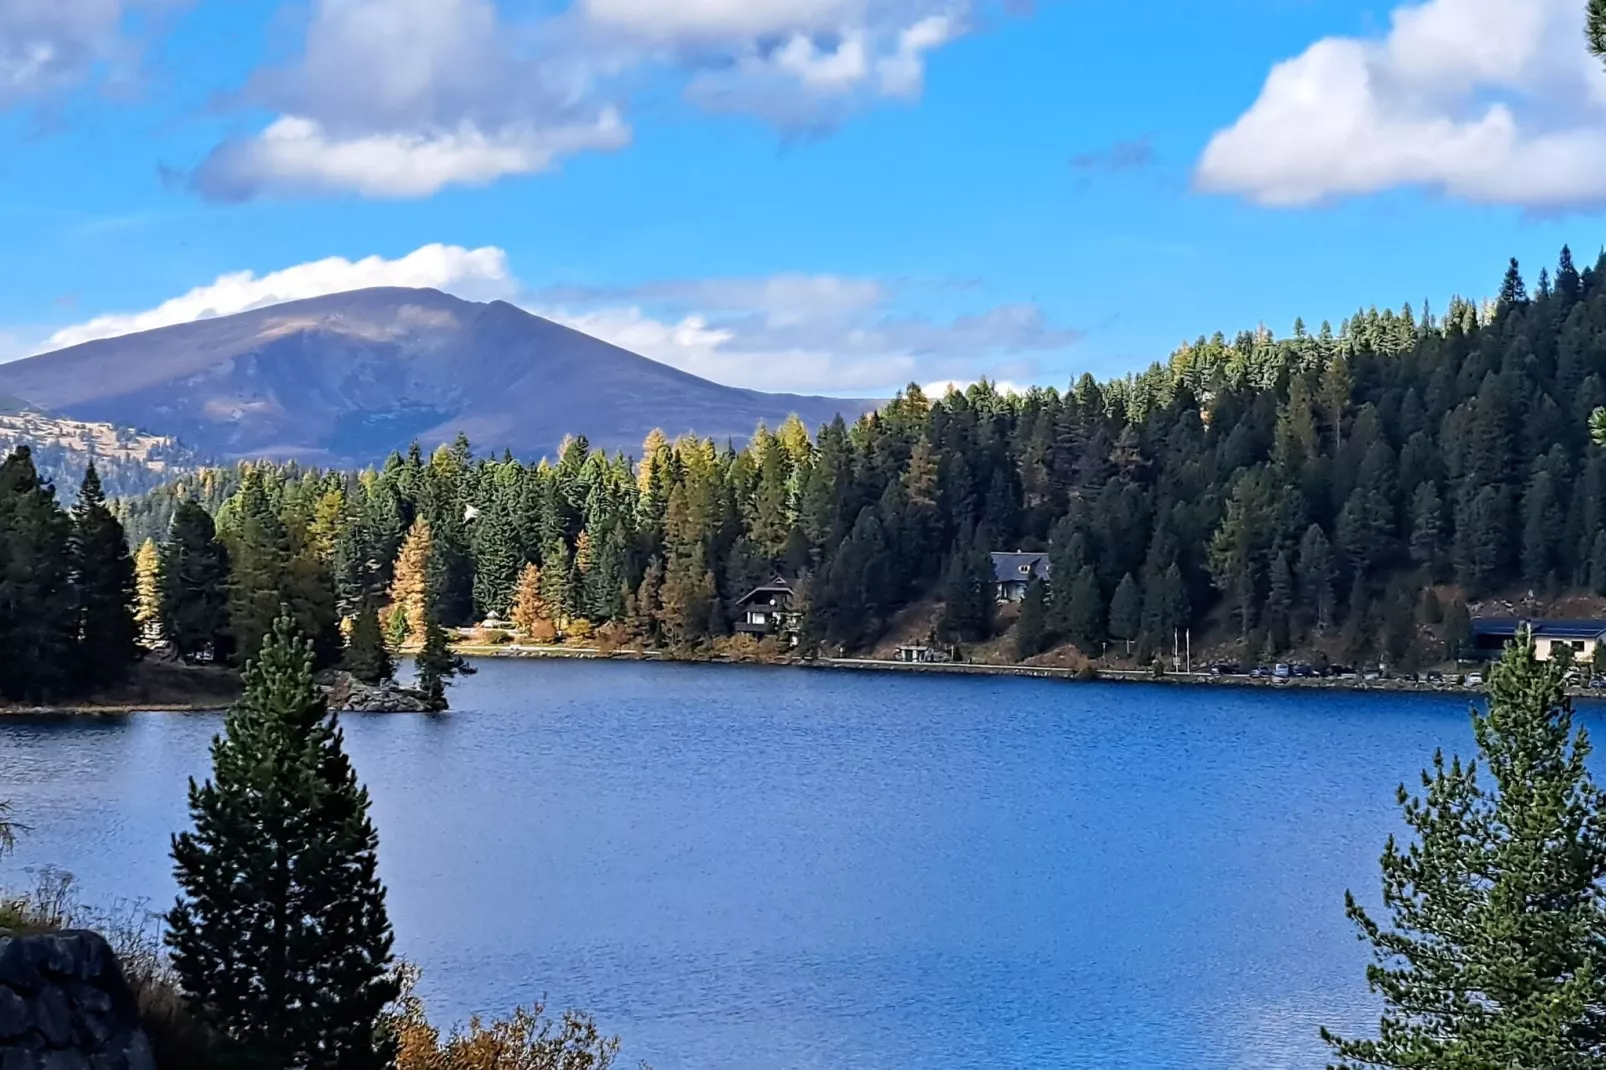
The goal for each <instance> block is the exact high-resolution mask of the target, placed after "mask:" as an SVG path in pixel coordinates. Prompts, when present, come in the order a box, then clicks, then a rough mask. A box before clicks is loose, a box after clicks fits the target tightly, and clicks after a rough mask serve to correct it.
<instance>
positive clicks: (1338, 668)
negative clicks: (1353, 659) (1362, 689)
mask: <svg viewBox="0 0 1606 1070" xmlns="http://www.w3.org/2000/svg"><path fill="white" fill-rule="evenodd" d="M1328 675H1329V676H1336V677H1338V678H1339V679H1346V678H1348V677H1352V676H1354V675H1355V670H1354V669H1352V668H1351V667H1350V666H1348V665H1334V666H1333V667H1332V668H1331V669H1329V670H1328Z"/></svg>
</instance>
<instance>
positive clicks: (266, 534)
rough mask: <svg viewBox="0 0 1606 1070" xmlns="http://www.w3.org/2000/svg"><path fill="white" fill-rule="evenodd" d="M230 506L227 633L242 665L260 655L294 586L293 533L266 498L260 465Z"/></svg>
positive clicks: (236, 657) (244, 481) (253, 471)
mask: <svg viewBox="0 0 1606 1070" xmlns="http://www.w3.org/2000/svg"><path fill="white" fill-rule="evenodd" d="M230 505H231V506H232V507H233V516H232V517H231V520H232V521H233V526H232V527H231V528H229V529H228V530H227V532H226V541H227V544H228V547H229V581H228V599H229V634H230V635H231V636H232V637H233V640H234V657H235V659H236V661H238V662H239V663H240V664H242V665H243V664H244V663H245V662H248V661H254V660H255V659H256V657H257V651H258V650H259V649H260V648H261V646H262V643H263V642H264V641H265V640H266V639H267V637H268V634H269V633H270V632H271V631H272V630H273V626H274V622H275V621H276V620H277V619H278V617H279V615H280V613H282V612H283V611H284V608H285V605H286V602H287V597H288V595H289V586H290V584H289V572H290V557H291V549H290V534H289V532H288V531H287V530H286V529H285V526H284V522H283V521H282V520H281V519H280V518H279V515H278V513H277V512H276V511H275V510H274V508H273V505H272V504H271V503H270V502H269V500H268V495H267V488H266V486H265V483H264V478H263V472H262V470H261V469H260V468H253V469H251V470H250V471H248V472H247V473H246V475H245V479H244V480H243V481H242V483H241V485H240V490H239V493H238V494H236V495H235V497H234V498H233V499H232V500H231V502H230Z"/></svg>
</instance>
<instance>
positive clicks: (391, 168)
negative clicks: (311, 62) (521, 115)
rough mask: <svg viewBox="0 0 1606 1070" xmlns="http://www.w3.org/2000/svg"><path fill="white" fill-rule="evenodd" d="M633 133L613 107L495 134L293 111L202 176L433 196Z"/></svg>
mask: <svg viewBox="0 0 1606 1070" xmlns="http://www.w3.org/2000/svg"><path fill="white" fill-rule="evenodd" d="M629 140H630V131H629V129H628V128H626V127H625V125H624V123H623V122H622V121H621V120H620V118H619V115H618V113H617V112H616V111H614V110H613V109H611V108H610V109H606V110H604V111H603V112H602V113H601V114H600V115H598V116H597V117H596V118H595V119H594V120H593V121H591V122H590V123H587V124H583V125H575V126H561V127H549V128H540V127H534V126H528V125H525V126H512V127H507V128H504V129H501V130H496V131H493V132H492V133H491V134H489V135H487V134H485V133H483V132H482V131H481V130H480V129H479V128H478V127H476V126H474V124H472V123H470V122H467V121H465V122H464V123H463V124H462V125H461V126H460V127H459V128H458V129H456V130H431V131H394V132H387V133H373V134H356V135H352V136H348V137H344V138H342V137H339V136H331V135H330V134H329V132H328V131H327V130H325V129H324V128H323V127H322V126H321V125H320V124H319V123H317V122H315V121H314V120H311V119H303V118H300V117H297V116H285V117H283V118H281V119H278V120H277V121H275V122H274V123H273V124H272V125H271V126H269V127H268V128H267V129H266V130H264V131H263V132H262V133H261V134H260V135H259V136H258V137H256V138H253V139H250V140H248V141H243V142H234V143H230V144H228V145H225V146H223V147H222V148H220V149H219V150H218V151H217V152H215V153H214V154H213V155H212V157H211V158H210V159H209V160H208V161H207V163H206V165H205V166H204V168H203V169H202V171H201V172H200V174H199V176H198V181H199V182H200V184H201V185H202V186H203V187H204V188H206V189H207V190H209V191H210V192H212V193H213V194H214V195H215V196H219V197H222V198H225V199H231V198H240V197H246V196H249V195H251V194H252V193H254V192H256V191H258V190H260V189H262V188H271V189H274V190H277V191H280V192H297V193H319V192H338V191H341V190H350V191H352V192H354V193H359V194H362V195H363V196H367V197H377V198H409V197H427V196H429V195H431V194H433V193H438V192H439V191H440V190H442V189H444V188H445V187H447V186H453V185H462V186H483V185H486V184H488V183H491V182H494V181H496V180H497V179H499V178H502V177H503V176H505V175H523V174H535V173H537V172H540V171H546V170H549V169H550V168H551V167H552V166H553V165H554V164H555V163H556V162H557V160H558V159H560V158H561V157H563V156H567V155H570V154H572V153H575V152H579V151H582V150H585V149H615V148H619V147H621V146H623V145H625V144H627V143H628V142H629Z"/></svg>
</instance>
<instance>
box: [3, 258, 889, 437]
mask: <svg viewBox="0 0 1606 1070" xmlns="http://www.w3.org/2000/svg"><path fill="white" fill-rule="evenodd" d="M0 394H14V395H16V396H19V397H24V398H27V399H29V400H30V401H32V402H34V403H35V404H37V405H40V406H43V407H44V408H46V409H48V410H50V411H51V412H53V413H56V414H58V415H61V416H64V417H70V418H72V419H76V420H82V421H90V422H104V423H110V424H115V425H135V426H140V427H149V428H152V429H154V430H156V431H159V432H160V433H162V434H164V435H171V436H174V437H176V438H178V439H180V440H182V441H183V442H185V443H186V444H188V445H189V446H191V447H193V448H194V449H196V450H197V451H199V452H200V453H203V454H206V455H208V456H211V457H217V458H237V457H274V458H279V459H299V460H303V461H306V462H309V463H322V464H334V463H339V464H351V463H373V462H376V461H379V460H382V459H383V458H384V456H385V455H386V454H387V453H388V452H389V451H390V450H393V449H399V448H404V447H405V446H406V445H407V443H408V442H410V441H411V440H413V439H414V438H417V439H419V440H420V441H421V442H422V443H423V444H424V445H425V446H426V447H429V446H433V445H435V444H438V443H440V442H445V441H449V440H451V439H452V438H454V437H456V435H457V434H458V433H459V432H462V433H464V434H466V435H468V436H469V438H470V439H471V440H472V441H473V443H474V444H475V446H476V448H477V449H481V450H495V451H500V450H502V449H504V448H506V449H511V450H512V451H513V452H514V453H515V454H518V455H521V456H527V457H528V456H540V455H542V454H545V453H550V452H552V451H553V450H554V448H555V447H556V446H557V445H558V443H559V442H560V441H561V440H562V438H563V437H564V436H565V435H566V434H584V435H586V436H587V437H588V438H589V439H590V440H591V442H592V443H593V445H596V446H600V447H603V448H607V449H616V448H625V449H631V450H634V449H635V448H636V447H637V446H639V444H640V443H641V440H642V439H643V438H644V437H645V436H646V434H647V433H648V432H649V431H651V430H652V429H653V428H655V427H657V428H661V429H662V430H663V431H664V432H665V433H667V434H669V435H670V436H671V437H673V436H675V435H678V434H681V433H685V432H695V433H697V434H700V435H707V436H712V437H714V438H716V439H721V440H723V439H725V438H734V439H737V440H743V439H745V438H746V437H747V436H748V435H750V434H751V433H752V431H753V428H754V427H755V426H756V425H757V423H758V422H759V421H761V420H763V421H767V422H768V423H770V424H771V426H773V425H775V424H776V423H778V422H780V421H781V420H783V419H785V418H786V417H787V416H788V415H789V414H792V413H796V414H797V415H798V416H800V417H801V418H802V419H803V420H804V421H805V422H806V423H807V424H809V425H810V426H811V427H812V426H815V425H818V424H821V423H825V422H828V421H829V420H830V419H831V418H832V417H833V416H835V415H836V414H837V413H839V412H840V413H841V414H842V415H843V416H844V417H845V418H847V419H850V420H851V419H853V418H854V417H856V416H857V415H859V414H860V413H862V412H864V411H867V410H868V409H869V408H870V407H872V405H873V403H872V402H868V401H865V400H862V399H860V400H839V399H834V398H820V397H805V396H798V395H779V394H765V393H760V392H757V391H752V390H739V389H735V388H732V387H726V386H720V385H719V384H716V383H712V382H709V381H708V380H706V379H700V378H698V377H696V376H694V375H689V374H687V373H685V372H682V371H679V370H677V369H675V368H671V367H669V366H668V365H665V364H660V363H658V362H656V361H652V360H648V359H646V358H645V357H640V356H637V355H636V354H634V353H631V352H628V351H627V350H624V349H620V348H619V347H617V346H613V345H609V344H607V343H606V342H601V341H598V340H597V339H595V338H592V337H590V336H589V335H586V334H582V333H581V332H579V331H575V330H572V329H570V328H568V327H564V326H561V325H560V324H557V323H553V322H551V321H549V320H545V319H542V318H540V317H538V316H532V315H530V314H529V313H527V312H524V311H522V310H521V309H518V308H515V307H514V306H513V305H510V304H507V303H506V302H501V301H496V302H491V303H490V304H477V303H473V302H469V301H463V300H459V299H458V298H455V297H450V296H448V295H446V294H443V293H440V292H438V291H435V290H412V289H395V288H387V289H372V290H358V291H354V292H350V293H343V294H334V295H330V296H325V297H317V298H312V299H309V300H304V301H294V302H290V303H287V304H282V305H275V306H272V307H269V308H264V309H258V310H255V311H251V312H243V313H240V314H238V315H233V316H224V317H218V318H215V319H208V320H201V321H198V322H194V323H187V324H182V325H179V326H174V327H165V328H161V329H158V330H153V331H146V332H143V333H139V334H133V335H127V336H124V337H121V338H112V339H106V340H102V341H96V342H88V343H85V344H83V345H79V346H74V347H72V348H69V349H63V350H58V351H56V352H53V353H46V354H43V355H40V356H36V357H30V358H27V359H25V360H20V361H14V362H12V363H9V364H3V365H0Z"/></svg>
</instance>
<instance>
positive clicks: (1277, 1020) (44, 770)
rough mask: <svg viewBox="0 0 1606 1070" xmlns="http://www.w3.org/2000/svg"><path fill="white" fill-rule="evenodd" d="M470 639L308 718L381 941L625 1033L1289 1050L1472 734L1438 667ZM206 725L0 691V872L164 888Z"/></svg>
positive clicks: (1163, 1063)
mask: <svg viewBox="0 0 1606 1070" xmlns="http://www.w3.org/2000/svg"><path fill="white" fill-rule="evenodd" d="M480 666H481V672H480V673H479V674H478V675H477V676H474V677H471V678H469V679H467V680H464V681H463V682H461V683H460V684H459V685H458V686H457V687H456V688H455V689H454V690H453V693H452V700H453V703H454V706H455V707H456V709H455V710H454V711H453V712H452V713H450V714H447V715H444V716H441V717H421V716H409V715H391V716H384V715H370V716H347V717H346V718H344V719H343V723H344V725H345V731H346V739H347V745H348V747H349V749H350V751H351V753H352V755H353V758H354V760H355V762H356V764H357V768H358V771H359V773H360V775H361V776H362V777H363V779H364V780H365V781H366V782H367V784H368V786H369V788H370V790H371V792H372V795H373V800H374V817H375V820H376V822H377V824H378V826H379V831H380V838H381V852H382V853H381V867H382V870H383V874H384V877H385V879H386V881H387V883H388V885H389V888H390V911H391V917H392V920H393V921H394V923H395V926H396V930H397V940H398V946H399V950H400V951H401V953H403V954H404V955H406V956H407V957H408V958H410V959H412V960H414V961H416V962H418V963H419V964H420V965H421V966H422V967H423V969H424V982H423V988H424V994H425V995H426V997H427V999H428V1001H429V1004H430V1007H431V1010H432V1012H433V1013H434V1014H435V1016H436V1017H437V1019H438V1020H451V1019H454V1018H457V1017H461V1016H466V1015H467V1014H468V1013H470V1012H472V1011H476V1010H479V1011H487V1012H501V1011H504V1010H507V1009H509V1008H510V1007H511V1006H513V1005H514V1004H516V1003H519V1002H523V1001H528V1000H531V999H533V998H535V997H538V996H540V995H541V994H542V993H546V994H548V996H549V997H550V1000H551V1002H552V1004H553V1005H554V1006H560V1007H561V1006H564V1005H576V1006H580V1007H584V1008H586V1009H588V1010H591V1011H592V1012H594V1013H595V1014H596V1015H597V1016H598V1018H599V1019H600V1021H601V1023H602V1024H603V1025H604V1026H605V1027H606V1028H607V1029H608V1030H609V1031H612V1032H618V1033H620V1034H622V1035H623V1036H624V1038H625V1041H626V1054H627V1055H628V1056H630V1058H631V1059H632V1060H634V1059H636V1058H643V1059H646V1060H648V1061H649V1062H650V1063H651V1064H652V1065H653V1067H654V1068H655V1070H812V1068H822V1070H823V1068H831V1070H837V1068H857V1067H876V1068H897V1070H973V1068H975V1067H978V1066H986V1067H990V1068H1021V1070H1026V1068H1038V1067H1071V1066H1074V1067H1078V1068H1105V1067H1109V1068H1115V1067H1123V1068H1125V1067H1134V1068H1145V1070H1173V1068H1174V1070H1184V1068H1186V1070H1229V1068H1230V1070H1252V1068H1253V1070H1259V1068H1267V1070H1270V1068H1276V1070H1286V1068H1290V1067H1311V1068H1319V1067H1322V1066H1323V1065H1325V1049H1324V1047H1323V1045H1322V1044H1321V1042H1320V1040H1319V1039H1318V1037H1317V1028H1318V1026H1320V1025H1329V1026H1334V1027H1340V1028H1345V1029H1349V1030H1351V1031H1357V1030H1366V1029H1368V1028H1369V1027H1372V1028H1375V1021H1376V1016H1377V1010H1378V1008H1377V1007H1376V1006H1375V1005H1374V1003H1373V1002H1372V1001H1371V999H1370V997H1369V995H1368V993H1367V991H1366V988H1365V984H1364V981H1363V978H1362V969H1363V966H1364V964H1365V962H1366V949H1365V948H1364V947H1363V946H1362V945H1360V944H1359V943H1358V942H1357V941H1356V939H1355V937H1354V934H1353V931H1352V929H1351V927H1350V925H1349V923H1348V922H1347V921H1346V920H1345V918H1344V915H1343V895H1344V890H1345V889H1346V888H1353V889H1355V891H1356V892H1357V893H1358V894H1361V895H1362V896H1363V898H1364V899H1365V900H1367V901H1375V900H1376V898H1377V895H1376V889H1377V886H1378V871H1377V857H1378V854H1379V852H1380V850H1381V848H1382V845H1383V841H1384V838H1385V837H1386V836H1387V835H1388V833H1389V832H1390V831H1393V830H1395V829H1396V828H1397V827H1398V815H1397V812H1396V810H1395V808H1394V807H1393V805H1392V795H1393V790H1394V787H1395V785H1396V784H1398V783H1399V782H1401V781H1402V780H1409V781H1412V782H1413V783H1414V782H1415V777H1416V774H1417V771H1418V770H1419V769H1420V768H1421V767H1422V766H1423V765H1424V764H1425V763H1426V762H1427V761H1428V760H1429V758H1430V757H1431V754H1432V752H1433V749H1434V748H1435V747H1437V746H1441V745H1443V746H1445V747H1446V748H1447V749H1459V750H1461V751H1462V752H1463V753H1466V752H1469V751H1470V749H1471V732H1470V730H1469V727H1468V723H1467V716H1466V700H1465V699H1461V698H1449V697H1445V698H1440V697H1431V696H1412V695H1389V694H1377V693H1374V694H1354V693H1343V692H1299V693H1288V692H1276V691H1273V690H1271V689H1229V688H1215V687H1194V688H1188V687H1164V686H1154V685H1119V684H1073V683H1066V682H1061V681H1046V680H1031V679H1016V678H995V677H952V676H944V677H931V676H920V675H914V674H910V675H902V674H869V673H865V674H860V673H848V672H820V671H813V672H811V671H807V670H797V669H764V668H734V667H710V666H697V665H672V664H671V665H660V664H642V663H609V664H595V663H584V662H561V661H492V662H481V663H480ZM220 725H221V719H220V718H219V717H217V716H214V715H183V714H140V715H134V716H128V717H116V718H103V719H88V718H86V719H23V718H7V719H4V720H3V721H0V761H3V765H0V768H3V769H4V773H5V780H6V783H5V785H4V787H3V789H0V798H9V799H10V800H11V801H12V802H13V804H14V806H15V808H16V816H17V817H18V818H19V819H20V820H22V821H24V822H26V823H28V824H29V825H31V826H32V831H31V832H30V833H29V834H28V836H27V837H26V838H25V840H24V841H23V843H22V844H21V847H20V849H19V851H18V853H17V855H16V856H15V857H14V858H12V859H9V860H7V861H6V862H5V863H4V864H3V867H0V880H3V881H5V882H7V883H13V884H21V883H24V882H25V881H26V880H27V877H26V874H24V873H22V872H20V871H21V870H22V869H23V868H25V867H30V866H38V865H41V864H47V863H53V864H56V865H60V866H62V867H65V868H67V869H70V870H71V871H73V872H74V873H76V874H77V875H78V877H79V879H80V882H81V884H82V885H83V888H84V892H85V894H86V896H87V897H88V898H90V899H92V900H96V899H98V900H107V901H109V900H111V899H113V898H116V897H130V896H142V897H149V898H150V899H152V900H153V901H155V902H157V904H158V905H165V904H166V903H167V902H168V901H170V899H171V897H172V895H173V884H172V880H171V876H170V873H169V864H168V860H167V848H168V837H169V835H170V833H171V832H173V831H174V830H175V829H178V828H180V827H181V826H183V825H185V824H186V822H187V815H186V810H185V778H186V777H188V776H191V775H204V774H205V772H206V770H207V768H208V764H207V763H208V755H207V741H208V739H209V738H210V737H211V735H212V734H213V733H214V732H216V731H217V730H218V729H219V727H220ZM631 1065H633V1063H632V1064H631Z"/></svg>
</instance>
